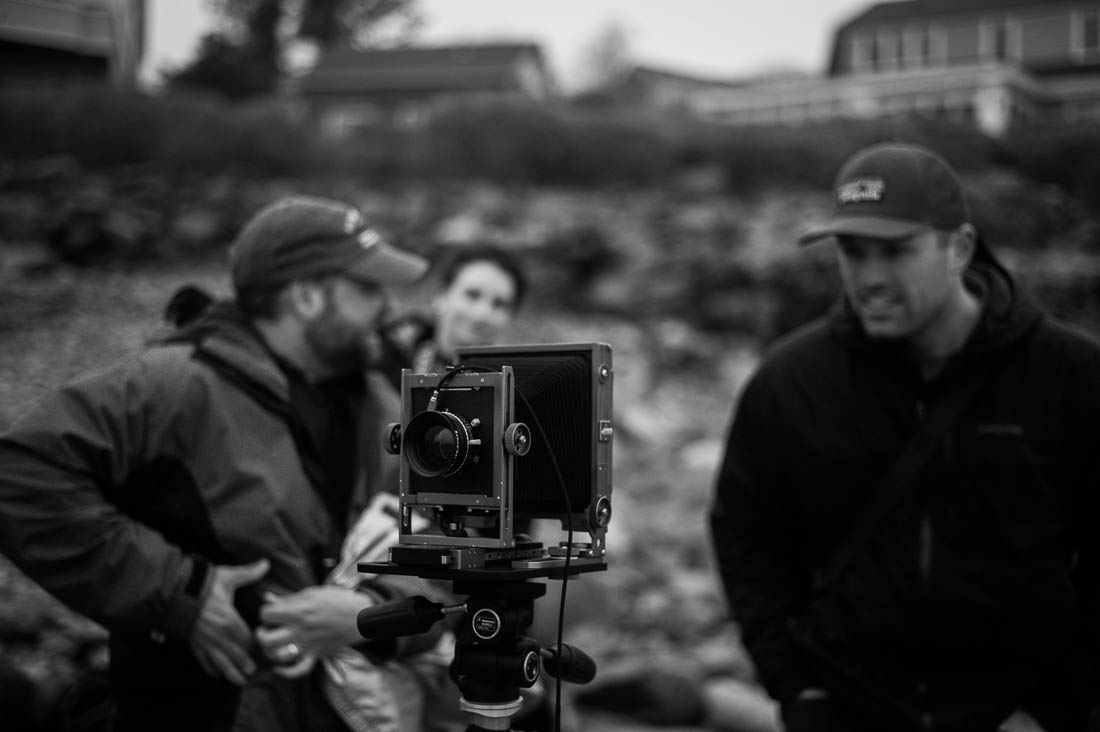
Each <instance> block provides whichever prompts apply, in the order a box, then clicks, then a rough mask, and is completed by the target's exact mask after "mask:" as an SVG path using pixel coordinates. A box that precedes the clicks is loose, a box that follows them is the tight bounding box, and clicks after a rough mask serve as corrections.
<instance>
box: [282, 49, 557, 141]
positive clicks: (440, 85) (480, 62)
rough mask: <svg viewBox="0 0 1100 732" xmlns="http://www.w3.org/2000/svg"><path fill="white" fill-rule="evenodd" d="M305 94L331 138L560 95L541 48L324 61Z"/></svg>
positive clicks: (337, 56)
mask: <svg viewBox="0 0 1100 732" xmlns="http://www.w3.org/2000/svg"><path fill="white" fill-rule="evenodd" d="M299 92H300V95H301V98H302V99H303V100H304V101H305V102H306V103H307V104H308V106H309V108H310V110H311V111H312V113H313V114H314V115H315V117H316V119H317V120H318V123H319V125H320V128H321V131H322V133H323V134H325V135H326V136H329V137H347V136H350V135H353V134H355V133H356V132H358V131H360V130H364V129H370V128H376V127H390V128H394V127H396V128H413V127H418V126H421V125H424V124H425V123H426V122H427V121H428V119H430V117H431V115H432V114H433V113H434V112H436V111H438V110H439V109H442V108H445V107H447V106H449V105H454V104H456V103H461V102H468V101H474V100H487V99H492V100H500V99H525V100H526V99H529V100H534V101H546V100H549V99H551V98H554V97H556V96H557V95H558V87H557V84H556V83H555V81H554V79H553V78H552V76H551V74H550V71H549V69H548V67H547V65H546V63H545V60H544V58H543V55H542V51H541V49H540V48H539V46H537V45H534V44H526V43H524V44H504V43H501V44H486V45H468V46H467V45H463V46H436V47H419V48H418V47H413V48H395V49H384V50H367V51H359V50H353V49H338V50H334V51H332V52H329V53H328V54H326V55H325V56H323V57H322V58H321V59H320V61H319V62H318V63H317V65H316V66H315V67H314V69H313V70H312V71H311V72H310V73H309V74H307V75H306V76H304V77H303V78H302V79H301V82H300V86H299Z"/></svg>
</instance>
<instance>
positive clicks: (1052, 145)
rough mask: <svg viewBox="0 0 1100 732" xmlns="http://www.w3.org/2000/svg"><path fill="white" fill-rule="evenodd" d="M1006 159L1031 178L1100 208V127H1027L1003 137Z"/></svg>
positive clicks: (1091, 206)
mask: <svg viewBox="0 0 1100 732" xmlns="http://www.w3.org/2000/svg"><path fill="white" fill-rule="evenodd" d="M1005 147H1006V151H1007V158H1008V162H1009V163H1010V164H1011V165H1012V166H1013V167H1016V168H1017V169H1018V170H1019V171H1020V172H1021V173H1023V174H1024V175H1026V176H1027V177H1029V178H1032V179H1033V180H1036V181H1040V182H1044V183H1054V184H1056V185H1058V186H1060V187H1062V188H1063V189H1064V190H1066V191H1067V192H1068V193H1070V194H1072V195H1073V196H1076V197H1077V198H1080V199H1081V200H1082V201H1083V202H1084V203H1085V204H1087V205H1088V206H1089V207H1090V208H1093V209H1100V126H1098V125H1097V124H1096V123H1095V122H1090V123H1081V124H1074V125H1060V126H1045V127H1038V126H1036V127H1029V128H1023V129H1019V130H1017V131H1015V132H1014V133H1013V134H1011V135H1010V136H1009V137H1008V138H1007V140H1006V145H1005Z"/></svg>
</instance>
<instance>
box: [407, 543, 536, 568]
mask: <svg viewBox="0 0 1100 732" xmlns="http://www.w3.org/2000/svg"><path fill="white" fill-rule="evenodd" d="M544 555H545V552H544V550H543V547H542V542H537V541H529V542H521V543H519V544H517V545H516V546H514V547H509V548H506V549H486V548H484V547H454V546H452V547H447V546H407V545H406V546H394V547H390V562H392V563H393V564H401V565H405V566H410V567H449V568H451V569H481V568H484V567H487V566H490V565H493V564H500V563H505V562H511V561H514V560H521V559H535V558H538V557H542V556H544Z"/></svg>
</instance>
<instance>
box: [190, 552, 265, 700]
mask: <svg viewBox="0 0 1100 732" xmlns="http://www.w3.org/2000/svg"><path fill="white" fill-rule="evenodd" d="M268 567H269V565H268V562H267V560H266V559H261V560H259V561H257V562H254V563H252V564H246V565H243V566H240V567H212V568H211V570H210V571H211V574H212V576H211V578H210V584H209V586H208V587H207V589H206V592H205V594H204V595H203V601H202V607H201V608H200V609H199V617H198V619H197V620H196V621H195V626H194V628H192V629H191V637H190V638H189V639H188V640H189V642H190V644H191V650H192V652H194V654H195V658H197V659H198V661H199V664H200V665H201V666H202V667H203V670H205V671H206V673H208V674H210V675H211V676H214V677H217V678H222V679H225V680H226V681H229V682H230V683H233V684H236V685H237V686H243V685H244V684H246V683H247V682H248V677H249V676H251V675H252V674H253V673H255V671H256V663H255V662H254V661H253V660H252V657H251V655H250V654H249V649H250V648H251V646H252V632H251V630H250V629H249V627H248V625H247V624H246V623H245V622H244V620H242V619H241V616H240V615H239V614H238V613H237V609H236V608H235V607H233V594H234V593H235V592H236V591H237V588H238V587H243V586H244V585H248V584H252V583H253V582H257V581H259V580H260V579H261V578H262V577H263V576H264V575H265V574H267V570H268Z"/></svg>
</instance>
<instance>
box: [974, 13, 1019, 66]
mask: <svg viewBox="0 0 1100 732" xmlns="http://www.w3.org/2000/svg"><path fill="white" fill-rule="evenodd" d="M1020 41H1021V33H1020V25H1019V23H1017V22H1016V21H1014V20H1011V19H1009V18H997V19H995V20H985V21H983V22H982V24H981V26H980V35H979V41H978V53H979V55H980V56H981V60H983V61H996V62H998V63H1006V62H1009V61H1014V60H1017V59H1019V58H1020V50H1021V49H1020V45H1021V43H1020Z"/></svg>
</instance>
